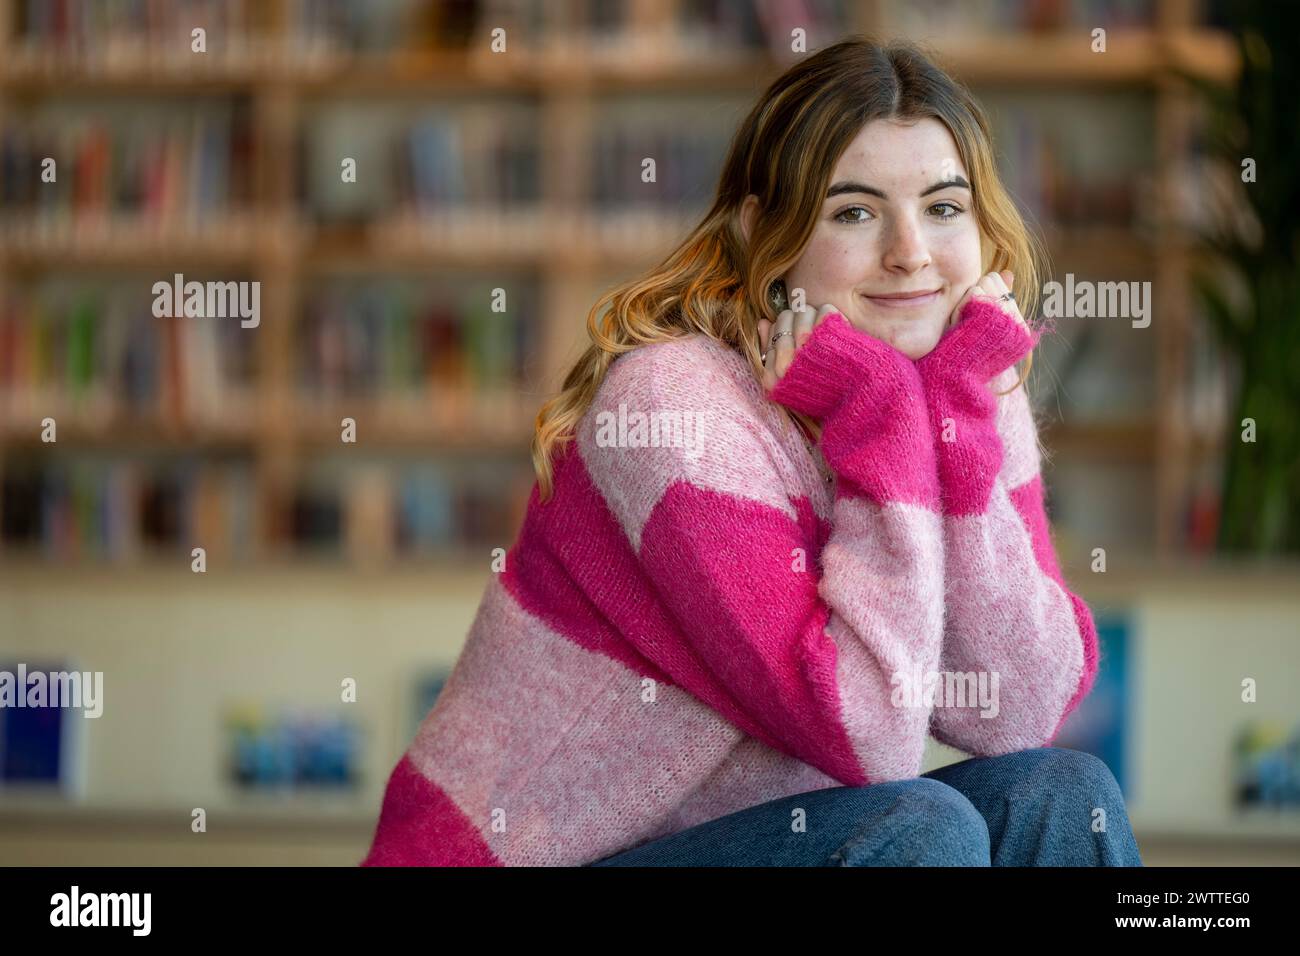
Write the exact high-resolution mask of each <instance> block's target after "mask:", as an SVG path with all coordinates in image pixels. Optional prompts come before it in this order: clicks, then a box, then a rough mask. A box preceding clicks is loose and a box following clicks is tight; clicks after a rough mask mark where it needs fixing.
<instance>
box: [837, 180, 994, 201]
mask: <svg viewBox="0 0 1300 956" xmlns="http://www.w3.org/2000/svg"><path fill="white" fill-rule="evenodd" d="M950 186H956V187H960V188H962V189H970V183H968V182H966V180H965V179H963V178H962V177H961V176H954V177H953V178H952V179H949V180H945V181H944V182H941V183H935V184H934V185H933V186H927V187H926V188H925V189H923V190H921V192H920V195H922V196H928V195H930V193H937V192H938V191H939V190H940V189H947V188H948V187H950ZM844 193H865V194H866V195H868V196H877V197H879V198H881V199H888V198H889V197H888V196H886V195H885V194H884V192H882V191H881V190H879V189H877V188H876V187H875V186H867V185H864V184H863V183H855V182H852V181H848V182H839V183H835V185H833V186H831V188H830V189H828V190H826V198H827V199H830V198H831V197H832V196H840V195H843V194H844Z"/></svg>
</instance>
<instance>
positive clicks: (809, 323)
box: [794, 309, 817, 349]
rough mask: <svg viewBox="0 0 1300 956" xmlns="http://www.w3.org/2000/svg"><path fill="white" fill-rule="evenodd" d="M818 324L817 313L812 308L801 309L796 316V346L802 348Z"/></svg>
mask: <svg viewBox="0 0 1300 956" xmlns="http://www.w3.org/2000/svg"><path fill="white" fill-rule="evenodd" d="M816 324H817V313H816V312H815V311H814V310H812V309H800V310H799V312H798V313H797V314H796V315H795V318H794V347H795V349H800V348H802V347H803V344H804V343H805V342H807V341H808V338H809V336H811V335H812V333H813V328H814V327H815V326H816Z"/></svg>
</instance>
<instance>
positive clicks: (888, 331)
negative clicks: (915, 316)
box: [858, 323, 943, 361]
mask: <svg viewBox="0 0 1300 956" xmlns="http://www.w3.org/2000/svg"><path fill="white" fill-rule="evenodd" d="M858 327H859V328H861V329H862V330H863V331H864V332H866V333H867V334H868V335H873V336H875V337H876V338H878V339H880V340H881V341H882V342H886V343H888V344H889V345H891V346H893V347H894V348H895V349H897V350H898V351H899V352H902V353H903V354H904V355H906V356H907V357H908V358H910V359H912V360H913V361H915V360H916V359H919V358H922V357H923V356H925V355H928V354H930V352H932V351H933V350H934V347H935V346H936V345H938V344H939V337H940V336H941V335H942V334H943V326H942V324H935V323H924V324H922V323H908V324H907V325H905V326H903V327H902V328H899V327H898V326H893V327H882V326H880V325H879V324H878V323H867V324H866V325H865V327H864V326H863V325H859V326H858Z"/></svg>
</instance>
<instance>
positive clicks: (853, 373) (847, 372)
mask: <svg viewBox="0 0 1300 956" xmlns="http://www.w3.org/2000/svg"><path fill="white" fill-rule="evenodd" d="M908 364H910V360H909V359H908V358H907V356H905V355H903V353H902V352H900V351H898V350H897V349H895V348H894V347H893V346H891V345H889V344H888V343H886V342H882V341H881V340H880V339H878V338H876V337H875V336H873V335H868V334H867V333H865V332H862V331H860V330H859V329H855V328H854V327H853V326H852V325H850V324H849V320H848V319H846V318H845V317H844V316H843V315H841V314H840V313H839V312H832V313H830V314H829V315H827V316H826V318H824V319H822V321H821V324H819V325H818V326H817V327H816V328H815V329H813V333H812V335H811V336H810V337H809V338H808V341H807V342H805V343H804V344H803V346H802V347H801V348H800V349H799V350H798V351H797V352H795V354H794V361H792V362H791V363H790V367H789V368H788V369H787V370H786V373H785V375H783V376H782V377H781V379H780V381H778V382H777V383H776V387H775V388H773V389H772V392H771V395H770V397H771V399H772V400H773V401H775V402H779V403H780V404H782V405H785V406H786V407H787V408H792V409H794V410H795V411H797V412H803V413H804V414H805V415H810V416H812V417H813V418H825V417H826V416H827V415H828V414H830V413H831V412H833V411H834V410H835V409H837V408H839V407H840V405H841V404H843V402H844V400H845V398H846V397H847V396H848V395H849V394H851V393H852V392H853V390H855V389H859V388H861V387H862V386H863V384H864V383H867V384H868V385H869V386H870V387H872V388H881V389H886V388H889V387H891V386H892V385H895V384H897V383H899V382H901V381H902V377H901V376H900V372H902V366H903V365H908ZM913 374H915V373H913Z"/></svg>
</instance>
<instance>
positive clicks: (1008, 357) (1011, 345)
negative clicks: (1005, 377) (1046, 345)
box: [916, 298, 1042, 382]
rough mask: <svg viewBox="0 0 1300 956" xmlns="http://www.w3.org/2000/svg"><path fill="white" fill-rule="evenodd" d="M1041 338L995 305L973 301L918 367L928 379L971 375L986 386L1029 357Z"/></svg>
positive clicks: (1033, 330)
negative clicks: (994, 378) (1001, 373)
mask: <svg viewBox="0 0 1300 956" xmlns="http://www.w3.org/2000/svg"><path fill="white" fill-rule="evenodd" d="M1041 335H1042V330H1041V329H1032V330H1031V329H1027V328H1026V327H1025V325H1024V323H1022V322H1021V321H1020V320H1019V319H1017V318H1016V317H1015V316H1014V315H1012V314H1011V313H1010V312H1007V311H1005V310H1003V309H1002V308H1001V307H1000V306H999V305H998V304H997V303H996V302H995V301H993V300H991V299H986V298H975V299H970V300H969V301H967V303H966V304H965V305H964V306H962V310H961V316H960V317H959V319H958V322H957V324H956V325H955V326H953V327H951V328H949V329H948V330H947V331H945V332H944V334H943V336H942V337H941V338H940V339H939V343H938V344H937V345H936V346H935V347H934V348H933V349H932V350H931V351H930V352H929V353H928V354H926V355H924V356H922V357H921V358H919V359H917V363H916V364H917V367H918V368H919V369H921V372H922V374H923V375H924V376H925V377H926V378H932V377H935V376H938V377H944V378H946V377H952V376H954V375H962V374H964V373H971V374H974V375H976V376H977V377H978V378H979V379H980V381H981V382H987V381H988V380H989V379H990V378H992V377H993V376H994V375H997V374H998V373H999V372H1002V371H1005V370H1006V369H1007V368H1009V367H1010V366H1012V365H1014V364H1015V363H1016V362H1018V361H1020V359H1022V358H1024V357H1025V356H1026V355H1028V354H1029V352H1030V351H1031V350H1032V349H1033V348H1034V346H1036V345H1037V344H1038V340H1039V338H1040V337H1041Z"/></svg>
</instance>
